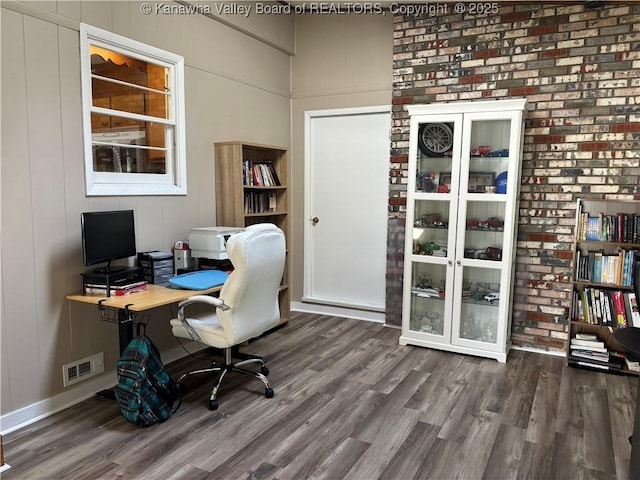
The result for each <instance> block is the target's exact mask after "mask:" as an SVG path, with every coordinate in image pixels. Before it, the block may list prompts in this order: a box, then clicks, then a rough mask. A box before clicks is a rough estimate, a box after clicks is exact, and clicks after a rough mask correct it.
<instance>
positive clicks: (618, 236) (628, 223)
mask: <svg viewBox="0 0 640 480" xmlns="http://www.w3.org/2000/svg"><path fill="white" fill-rule="evenodd" d="M577 234H578V240H579V241H594V242H616V243H638V241H640V214H636V213H617V214H613V215H609V214H604V213H598V214H590V213H587V212H582V213H581V214H580V217H579V219H578V231H577Z"/></svg>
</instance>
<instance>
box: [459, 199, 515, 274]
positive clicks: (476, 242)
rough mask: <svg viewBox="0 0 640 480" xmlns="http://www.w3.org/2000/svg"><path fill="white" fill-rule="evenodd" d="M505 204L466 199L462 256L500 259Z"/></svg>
mask: <svg viewBox="0 0 640 480" xmlns="http://www.w3.org/2000/svg"><path fill="white" fill-rule="evenodd" d="M504 212H505V204H504V203H499V202H491V201H487V202H483V201H468V202H467V204H466V221H465V223H464V224H463V228H464V232H465V233H464V258H474V259H481V260H490V261H494V262H495V261H501V260H502V249H503V244H504Z"/></svg>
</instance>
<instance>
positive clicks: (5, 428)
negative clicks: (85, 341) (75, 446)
mask: <svg viewBox="0 0 640 480" xmlns="http://www.w3.org/2000/svg"><path fill="white" fill-rule="evenodd" d="M185 345H186V346H187V349H188V350H189V351H190V352H192V353H196V352H197V351H198V350H202V349H204V348H206V346H204V345H203V344H201V343H191V342H188V341H185ZM186 355H188V354H187V352H185V350H184V349H183V348H182V347H181V346H179V345H178V346H177V347H173V348H171V349H170V350H167V351H164V352H162V360H163V362H164V363H171V362H173V361H175V360H178V359H180V358H182V357H185V356H186ZM117 381H118V379H117V376H116V370H115V365H113V370H110V371H108V372H105V373H103V374H102V375H100V376H97V377H93V378H89V379H87V380H85V381H83V382H79V383H77V384H75V385H74V386H73V387H71V388H68V389H65V391H64V392H62V393H60V394H58V395H54V396H53V397H50V398H47V399H45V400H41V401H39V402H36V403H33V404H31V405H27V406H26V407H22V408H19V409H17V410H14V411H12V412H9V413H6V414H4V415H2V416H1V417H0V435H6V434H7V433H11V432H13V431H16V430H19V429H21V428H23V427H26V426H28V425H30V424H32V423H34V422H37V421H38V420H42V419H43V418H46V417H48V416H50V415H53V414H54V413H57V412H60V411H62V410H64V409H65V408H69V407H71V406H73V405H75V404H77V403H80V402H82V401H84V400H86V399H87V398H91V397H92V396H93V395H95V394H96V392H99V391H100V390H106V389H109V388H111V387H113V386H114V385H115V384H116V383H117Z"/></svg>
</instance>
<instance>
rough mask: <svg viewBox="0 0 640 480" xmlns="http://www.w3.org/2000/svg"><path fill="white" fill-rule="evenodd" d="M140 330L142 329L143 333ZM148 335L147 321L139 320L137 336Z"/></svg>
mask: <svg viewBox="0 0 640 480" xmlns="http://www.w3.org/2000/svg"><path fill="white" fill-rule="evenodd" d="M140 331H142V333H141V332H140ZM146 335H147V324H146V323H142V322H138V323H137V324H136V336H138V337H144V336H146Z"/></svg>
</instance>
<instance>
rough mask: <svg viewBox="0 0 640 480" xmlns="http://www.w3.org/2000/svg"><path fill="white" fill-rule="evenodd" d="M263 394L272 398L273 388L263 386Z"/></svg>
mask: <svg viewBox="0 0 640 480" xmlns="http://www.w3.org/2000/svg"><path fill="white" fill-rule="evenodd" d="M264 396H265V397H267V398H273V388H265V389H264Z"/></svg>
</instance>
